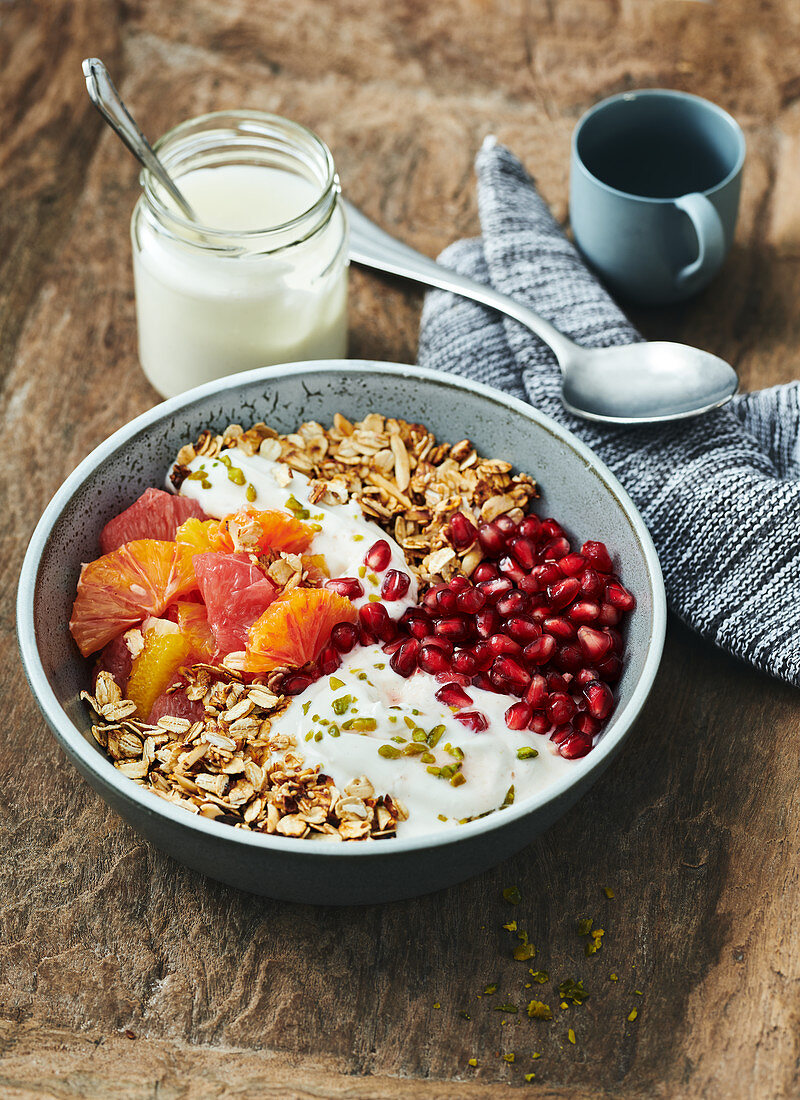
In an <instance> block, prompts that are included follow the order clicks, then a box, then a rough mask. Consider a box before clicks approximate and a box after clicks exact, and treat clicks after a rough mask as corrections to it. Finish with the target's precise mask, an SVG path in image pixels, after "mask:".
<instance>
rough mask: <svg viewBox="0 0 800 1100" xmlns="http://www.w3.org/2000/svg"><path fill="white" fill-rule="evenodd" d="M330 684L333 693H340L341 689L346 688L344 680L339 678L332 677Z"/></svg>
mask: <svg viewBox="0 0 800 1100" xmlns="http://www.w3.org/2000/svg"><path fill="white" fill-rule="evenodd" d="M328 683H329V684H330V686H331V691H338V690H339V688H343V687H344V680H340V679H339V677H338V676H331V678H330V680H328Z"/></svg>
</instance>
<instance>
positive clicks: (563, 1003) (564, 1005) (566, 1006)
mask: <svg viewBox="0 0 800 1100" xmlns="http://www.w3.org/2000/svg"><path fill="white" fill-rule="evenodd" d="M558 1007H559V1008H569V1005H568V1004H567V1002H566V1001H562V1002H561V1004H560V1005H559V1006H558Z"/></svg>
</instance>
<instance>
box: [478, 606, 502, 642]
mask: <svg viewBox="0 0 800 1100" xmlns="http://www.w3.org/2000/svg"><path fill="white" fill-rule="evenodd" d="M475 629H476V630H477V632H478V634H479V635H480V637H481V638H488V637H489V636H490V635H492V634H496V633H497V631H498V630H499V629H500V616H499V615H498V614H497V612H496V611H493V610H492V609H491V608H486V609H485V610H483V611H479V612H478V613H477V615H476V616H475Z"/></svg>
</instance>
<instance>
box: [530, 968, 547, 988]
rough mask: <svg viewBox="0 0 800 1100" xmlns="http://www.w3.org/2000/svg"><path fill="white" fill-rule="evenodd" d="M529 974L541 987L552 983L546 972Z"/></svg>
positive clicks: (537, 971)
mask: <svg viewBox="0 0 800 1100" xmlns="http://www.w3.org/2000/svg"><path fill="white" fill-rule="evenodd" d="M528 973H529V974H530V976H531V977H532V978H533V980H534V981H535V982H538V983H539V985H544V983H545V982H549V981H550V975H549V973H548V972H547V971H546V970H529V971H528Z"/></svg>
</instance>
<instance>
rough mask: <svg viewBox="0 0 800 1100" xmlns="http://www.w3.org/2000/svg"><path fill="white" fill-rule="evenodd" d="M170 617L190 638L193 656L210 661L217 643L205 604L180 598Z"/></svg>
mask: <svg viewBox="0 0 800 1100" xmlns="http://www.w3.org/2000/svg"><path fill="white" fill-rule="evenodd" d="M170 618H172V619H173V621H174V622H176V623H177V624H178V630H180V632H181V634H183V636H184V637H185V638H187V639H188V641H189V644H190V647H191V653H192V656H193V657H196V658H197V660H199V661H210V660H211V658H212V657H213V656H214V653H215V651H216V648H217V645H216V641H215V640H214V632H213V631H212V629H211V624H210V623H209V621H208V612H207V611H206V609H205V607H204V606H203V604H201V603H191V602H189V601H186V600H179V601H178V602H177V603H174V604H173V605H172V607H171V608H170Z"/></svg>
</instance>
